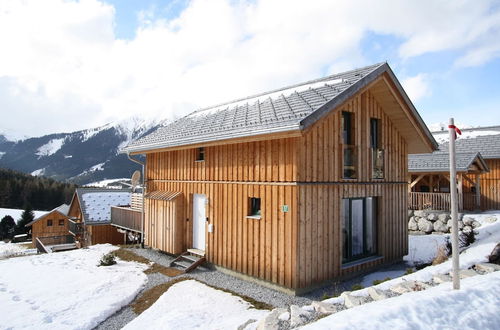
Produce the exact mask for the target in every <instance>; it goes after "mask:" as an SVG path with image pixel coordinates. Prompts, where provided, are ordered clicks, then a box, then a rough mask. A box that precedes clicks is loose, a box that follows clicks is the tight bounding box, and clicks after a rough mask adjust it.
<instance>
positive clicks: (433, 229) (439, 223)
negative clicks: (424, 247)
mask: <svg viewBox="0 0 500 330" xmlns="http://www.w3.org/2000/svg"><path fill="white" fill-rule="evenodd" d="M495 220H496V218H495ZM480 226H481V223H479V222H478V221H476V220H474V219H473V218H470V217H467V216H465V217H464V215H463V214H462V213H459V214H458V229H459V230H460V231H463V232H466V233H467V232H471V231H472V230H473V229H474V228H477V227H480ZM408 231H409V233H410V234H414V235H424V234H447V233H449V232H451V215H450V212H447V211H434V210H415V211H413V210H409V211H408Z"/></svg>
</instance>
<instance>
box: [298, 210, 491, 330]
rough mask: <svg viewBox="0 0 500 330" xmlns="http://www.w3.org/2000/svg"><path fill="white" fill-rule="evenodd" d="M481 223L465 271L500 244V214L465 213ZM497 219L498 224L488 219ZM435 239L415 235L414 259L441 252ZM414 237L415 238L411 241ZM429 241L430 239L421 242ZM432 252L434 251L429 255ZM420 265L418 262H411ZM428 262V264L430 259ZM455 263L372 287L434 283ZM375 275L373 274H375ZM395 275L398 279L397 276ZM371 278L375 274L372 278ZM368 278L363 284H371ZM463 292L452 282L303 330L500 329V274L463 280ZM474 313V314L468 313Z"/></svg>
mask: <svg viewBox="0 0 500 330" xmlns="http://www.w3.org/2000/svg"><path fill="white" fill-rule="evenodd" d="M465 216H468V217H472V218H474V219H475V220H477V221H479V222H481V224H482V225H481V227H479V228H476V231H477V235H476V242H474V243H473V244H471V245H470V246H469V247H468V248H467V249H466V250H465V251H463V252H462V253H461V254H460V268H461V269H467V268H469V267H471V266H473V265H475V264H477V263H481V262H488V256H489V254H490V253H491V252H492V250H493V249H494V247H495V246H496V245H497V244H498V243H499V242H500V211H490V212H485V213H483V214H466V215H465ZM492 216H494V217H496V218H497V221H496V222H493V223H490V222H488V221H487V220H486V219H488V218H491V217H492ZM433 236H437V237H443V236H444V235H426V236H413V237H414V238H416V239H411V240H410V244H412V243H411V241H413V247H414V248H415V249H416V250H418V253H415V255H417V256H419V258H420V259H426V258H430V256H432V251H434V250H435V249H436V244H435V243H436V242H438V243H439V242H440V240H439V239H436V237H434V238H433ZM410 237H411V236H410ZM420 237H427V239H424V238H420ZM426 250H432V251H426ZM407 259H408V260H412V261H415V259H411V258H407ZM426 260H428V259H426ZM451 269H452V265H451V259H449V260H447V261H445V262H444V263H442V264H439V265H435V266H428V267H426V268H423V269H421V270H419V271H416V272H414V273H412V274H409V275H405V276H402V277H398V278H394V279H392V280H390V281H386V282H383V283H381V284H378V285H375V286H373V287H374V288H377V289H380V290H388V289H389V288H391V287H392V286H394V285H396V284H397V283H401V282H403V281H412V280H415V281H422V282H429V281H431V279H432V276H433V275H435V274H447V273H449V272H450V271H451ZM376 274H377V273H374V274H372V275H376ZM385 275H387V276H386V277H392V276H390V274H389V273H388V272H385V273H384V272H378V276H373V279H383V278H384V276H385ZM393 275H394V274H393ZM369 276H370V275H369ZM369 276H366V277H365V280H364V281H363V283H365V284H366V285H370V283H369V280H370V279H371V280H372V281H373V279H372V278H369ZM461 287H462V289H461V290H460V291H454V290H452V289H451V283H444V284H441V285H439V286H437V287H433V288H430V289H427V290H425V291H420V292H413V293H407V294H404V295H402V296H399V297H396V298H390V299H386V300H382V301H377V302H373V303H369V304H365V305H362V306H359V307H355V308H352V309H349V310H346V311H342V312H339V313H336V314H333V315H330V316H328V317H326V318H323V319H321V320H319V321H317V322H314V323H311V324H309V325H307V326H306V327H304V329H347V328H349V329H386V328H391V327H392V328H396V329H498V325H499V324H500V309H499V306H500V272H495V273H492V274H489V275H477V276H475V277H472V278H467V279H464V280H462V281H461ZM352 295H355V296H367V295H368V291H367V289H366V288H365V289H362V290H358V291H354V292H353V293H352ZM324 302H326V303H332V304H336V303H342V302H343V298H342V297H336V298H331V299H327V300H324ZM471 310H473V311H474V312H469V311H471Z"/></svg>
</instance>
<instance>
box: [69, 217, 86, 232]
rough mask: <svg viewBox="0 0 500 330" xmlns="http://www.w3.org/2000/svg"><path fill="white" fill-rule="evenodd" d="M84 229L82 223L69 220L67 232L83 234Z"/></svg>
mask: <svg viewBox="0 0 500 330" xmlns="http://www.w3.org/2000/svg"><path fill="white" fill-rule="evenodd" d="M84 229H85V228H84V225H83V223H81V222H75V221H73V220H69V232H70V233H71V234H73V235H74V236H76V235H81V234H83V231H84Z"/></svg>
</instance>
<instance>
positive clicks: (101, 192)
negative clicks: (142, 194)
mask: <svg viewBox="0 0 500 330" xmlns="http://www.w3.org/2000/svg"><path fill="white" fill-rule="evenodd" d="M130 199H131V192H130V190H129V189H96V188H77V189H76V191H75V194H74V195H73V198H72V200H71V204H70V207H69V211H68V216H69V218H70V222H69V224H70V232H71V233H72V234H73V235H74V236H75V237H76V240H77V241H78V242H80V244H81V245H82V246H88V245H94V244H102V243H110V244H123V243H124V242H125V241H126V237H125V234H124V232H120V231H118V230H117V228H116V227H115V226H112V225H111V207H112V206H121V205H123V206H125V205H129V204H130Z"/></svg>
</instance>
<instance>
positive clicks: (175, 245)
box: [144, 195, 187, 254]
mask: <svg viewBox="0 0 500 330" xmlns="http://www.w3.org/2000/svg"><path fill="white" fill-rule="evenodd" d="M183 197H184V196H182V195H179V196H177V198H175V199H174V200H171V201H165V200H155V199H149V198H146V212H145V223H144V228H145V229H144V231H145V232H146V233H148V234H147V235H145V236H144V238H145V242H144V243H145V244H146V245H148V246H150V247H152V248H155V249H159V250H162V251H165V252H168V253H172V254H180V253H182V252H185V251H186V249H187V245H186V244H185V237H186V231H185V229H184V226H185V222H186V218H185V217H184V214H185V212H186V210H185V209H184V198H183Z"/></svg>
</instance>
